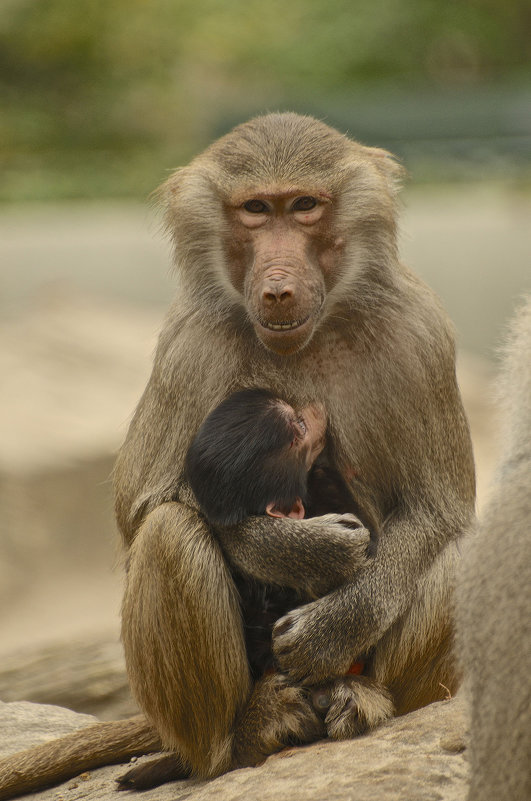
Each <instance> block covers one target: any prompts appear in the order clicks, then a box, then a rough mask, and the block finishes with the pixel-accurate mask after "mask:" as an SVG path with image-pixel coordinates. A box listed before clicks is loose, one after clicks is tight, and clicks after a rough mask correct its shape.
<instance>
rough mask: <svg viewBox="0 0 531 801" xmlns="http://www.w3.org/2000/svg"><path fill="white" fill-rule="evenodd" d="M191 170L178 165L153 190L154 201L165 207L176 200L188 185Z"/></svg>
mask: <svg viewBox="0 0 531 801" xmlns="http://www.w3.org/2000/svg"><path fill="white" fill-rule="evenodd" d="M192 173H193V170H191V169H190V167H179V169H177V170H175V172H173V173H172V174H171V175H170V177H169V178H168V179H167V180H166V181H164V183H163V184H161V185H160V186H159V187H158V189H155V191H154V192H153V198H154V200H155V202H156V203H158V204H159V205H161V206H162V207H163V208H165V209H167V208H168V207H169V206H172V205H173V204H174V203H175V202H178V200H179V195H180V194H182V192H183V190H185V189H186V188H187V186H188V183H189V181H190V178H191V174H192Z"/></svg>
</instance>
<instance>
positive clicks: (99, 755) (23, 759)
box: [0, 715, 161, 801]
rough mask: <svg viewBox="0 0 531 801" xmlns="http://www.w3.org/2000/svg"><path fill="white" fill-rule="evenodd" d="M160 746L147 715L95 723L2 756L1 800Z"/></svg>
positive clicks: (145, 752)
mask: <svg viewBox="0 0 531 801" xmlns="http://www.w3.org/2000/svg"><path fill="white" fill-rule="evenodd" d="M80 735H81V736H80ZM160 747H161V742H160V737H159V736H158V734H157V733H156V731H155V730H154V729H153V728H152V727H151V726H147V725H146V720H145V718H144V717H143V715H138V716H137V717H134V718H131V719H130V720H119V721H110V722H109V723H95V724H94V725H93V726H88V727H87V728H85V729H82V730H81V731H75V732H72V733H71V734H67V735H65V736H64V737H60V738H58V739H57V740H51V741H50V742H48V743H43V744H42V745H37V746H35V747H34V748H31V749H28V750H27V751H20V752H19V753H17V754H12V755H10V756H8V757H4V758H3V759H0V799H2V801H4V799H7V798H14V797H15V796H17V795H21V794H22V793H30V792H32V791H33V790H38V789H42V788H43V787H47V786H48V785H52V784H57V783H58V782H60V781H64V780H65V779H69V778H71V777H72V776H75V775H76V774H78V773H81V772H82V771H85V770H90V769H91V768H95V767H98V766H99V765H110V764H112V763H115V762H125V761H126V760H127V759H130V758H131V757H133V756H140V755H141V754H149V753H150V752H151V751H159V750H160Z"/></svg>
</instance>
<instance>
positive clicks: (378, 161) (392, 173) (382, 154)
mask: <svg viewBox="0 0 531 801" xmlns="http://www.w3.org/2000/svg"><path fill="white" fill-rule="evenodd" d="M363 152H364V154H365V155H366V156H368V157H369V158H370V160H371V161H372V163H373V164H374V166H375V167H376V169H377V170H378V172H379V173H381V174H382V175H383V176H384V178H385V180H386V182H387V185H388V187H389V189H390V190H391V192H392V193H393V194H396V193H397V192H399V191H400V189H401V188H402V183H403V181H404V179H405V177H406V175H407V171H406V169H405V168H404V167H403V166H402V165H401V164H400V163H399V162H398V160H397V158H396V156H393V154H392V153H389V151H388V150H383V149H382V148H379V147H364V148H363Z"/></svg>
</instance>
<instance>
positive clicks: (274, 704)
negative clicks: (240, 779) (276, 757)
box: [233, 673, 326, 768]
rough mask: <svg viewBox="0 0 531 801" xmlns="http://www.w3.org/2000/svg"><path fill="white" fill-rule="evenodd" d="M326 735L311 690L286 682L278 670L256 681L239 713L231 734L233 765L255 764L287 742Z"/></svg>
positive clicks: (311, 739) (304, 740)
mask: <svg viewBox="0 0 531 801" xmlns="http://www.w3.org/2000/svg"><path fill="white" fill-rule="evenodd" d="M325 736H326V729H325V726H324V722H323V721H322V719H321V718H320V716H319V715H318V714H317V713H316V711H315V709H314V707H313V705H312V700H311V693H310V692H309V691H308V690H306V689H304V688H303V687H297V686H295V685H293V684H290V682H289V681H288V679H286V677H285V676H283V675H282V674H280V673H274V674H272V675H270V676H265V677H264V678H262V679H260V681H258V682H257V684H256V686H255V688H254V691H253V694H252V696H251V698H250V701H249V703H248V705H247V707H246V708H245V711H244V712H243V714H242V715H241V716H240V717H239V719H238V721H237V724H236V730H235V734H234V751H233V767H235V768H242V767H250V766H254V765H259V764H260V763H261V762H263V761H264V760H265V759H266V757H268V756H269V755H270V754H273V753H275V751H280V750H281V749H282V748H284V747H285V746H287V745H295V744H302V743H310V742H313V741H314V740H319V739H320V738H321V737H325Z"/></svg>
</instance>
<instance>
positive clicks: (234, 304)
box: [115, 114, 475, 776]
mask: <svg viewBox="0 0 531 801" xmlns="http://www.w3.org/2000/svg"><path fill="white" fill-rule="evenodd" d="M400 175H401V169H400V168H399V167H398V166H397V164H396V163H395V161H394V160H393V159H392V157H391V156H390V155H389V154H388V153H386V152H384V151H382V150H378V149H373V148H367V147H364V146H362V145H360V144H358V143H357V142H354V141H351V140H349V139H348V138H346V137H345V136H343V135H341V134H339V133H338V132H337V131H335V130H333V129H332V128H329V127H328V126H327V125H325V124H323V123H321V122H318V121H316V120H313V119H311V118H308V117H302V116H298V115H295V114H270V115H267V116H265V117H259V118H257V119H254V120H251V121H250V122H248V123H245V124H244V125H240V126H238V127H237V128H235V129H234V130H233V131H232V132H231V133H229V134H228V135H227V136H225V137H223V138H221V139H220V140H218V141H217V142H215V143H214V144H213V145H211V146H210V147H209V148H208V149H207V150H206V151H205V152H204V153H202V154H201V155H200V156H198V157H197V158H196V159H194V161H193V162H192V163H191V164H190V166H188V167H185V168H184V169H182V170H179V171H177V172H176V173H175V174H174V175H173V176H172V177H171V178H170V179H169V180H168V181H167V182H166V184H165V185H164V186H163V187H162V190H161V199H162V202H163V204H164V205H165V208H166V220H167V226H168V230H169V231H170V233H171V235H172V237H173V240H174V243H175V265H176V270H177V272H178V274H179V278H180V286H179V292H178V295H177V298H176V300H175V302H174V304H173V306H172V307H171V309H170V311H169V313H168V316H167V319H166V322H165V325H164V328H163V331H162V333H161V336H160V339H159V344H158V348H157V353H156V356H155V364H154V368H153V372H152V375H151V378H150V380H149V383H148V385H147V387H146V390H145V392H144V395H143V397H142V399H141V401H140V404H139V406H138V409H137V411H136V414H135V416H134V419H133V421H132V423H131V426H130V429H129V433H128V435H127V439H126V441H125V444H124V446H123V448H122V450H121V452H120V455H119V458H118V461H117V465H116V470H115V488H116V513H117V519H118V523H119V526H120V529H121V531H122V534H123V537H124V542H125V545H126V547H127V548H128V575H127V585H126V590H125V596H124V603H123V628H122V633H123V642H124V647H125V653H126V660H127V665H128V672H129V677H130V681H131V686H132V688H133V691H134V693H135V695H136V696H137V698H138V700H139V703H140V705H141V707H142V709H143V710H144V712H145V713H146V716H147V718H148V720H149V721H150V722H151V723H152V724H153V726H154V727H155V729H156V730H157V731H158V733H159V734H160V737H161V739H162V741H163V743H164V746H165V747H166V748H167V749H169V750H174V751H176V752H177V753H178V754H179V755H180V757H182V758H183V759H184V761H185V763H186V764H187V765H188V766H189V767H190V769H191V770H192V772H193V773H194V774H196V775H199V776H214V775H216V774H218V773H221V772H223V771H225V770H227V769H228V768H230V767H231V766H235V765H236V766H237V765H238V764H249V763H250V762H253V761H254V762H256V761H257V760H258V758H263V757H264V756H266V755H267V754H269V753H271V752H272V751H273V750H276V749H277V748H279V747H281V746H282V745H283V744H285V743H287V742H291V741H293V739H296V740H298V741H308V740H311V739H312V738H314V737H315V736H317V735H316V733H318V732H320V731H321V728H320V726H321V724H319V725H317V724H316V719H315V712H314V710H313V707H312V704H311V703H310V701H309V699H308V694H307V693H306V692H305V691H304V689H303V685H304V686H307V685H310V686H311V685H316V684H318V683H320V682H328V681H330V680H334V679H335V678H337V677H341V676H343V675H344V674H345V673H346V671H347V669H348V667H349V665H350V664H351V663H352V662H353V661H355V660H356V659H357V657H358V656H359V655H360V654H369V655H370V658H369V661H368V663H367V667H366V670H367V675H368V676H369V677H370V678H371V679H374V680H376V681H378V682H381V684H382V685H385V686H386V687H387V688H388V690H389V691H390V692H391V694H392V697H393V701H394V705H395V708H396V711H397V712H398V713H403V712H407V711H409V710H412V709H415V708H417V707H419V706H421V705H423V704H426V703H429V702H430V701H433V700H437V699H440V698H441V697H443V696H444V694H445V693H446V689H444V688H443V687H442V685H444V686H445V687H447V688H450V689H453V688H455V686H456V682H457V677H456V671H455V667H454V662H453V657H452V654H451V638H452V625H451V619H450V599H451V595H452V584H453V575H454V570H455V560H456V554H457V545H456V543H457V540H458V538H459V537H460V535H461V532H462V531H463V529H464V528H466V527H467V526H468V525H469V524H470V522H471V519H472V517H473V507H474V495H475V482H474V467H473V459H472V451H471V443H470V437H469V431H468V426H467V422H466V419H465V416H464V413H463V409H462V405H461V400H460V397H459V392H458V388H457V384H456V378H455V364H454V361H455V360H454V342H453V336H452V330H451V326H450V324H449V322H448V320H447V318H446V316H445V314H444V312H443V310H442V309H441V306H440V304H439V302H438V300H437V299H436V298H435V296H434V295H433V293H432V292H431V291H430V290H429V289H428V287H426V286H425V285H424V284H423V283H422V282H421V281H420V280H419V279H418V278H416V277H415V276H414V275H413V274H412V273H411V272H410V271H409V270H408V269H407V268H406V267H405V266H404V265H402V264H401V263H400V261H399V258H398V252H397V230H396V229H397V222H396V191H397V182H398V180H399V178H400ZM252 386H258V387H268V388H270V389H271V390H272V391H273V392H275V393H276V394H278V395H279V396H281V397H283V398H285V399H286V400H287V401H288V403H290V404H291V405H292V406H293V407H295V408H300V407H302V406H304V405H307V404H311V403H322V404H324V405H325V407H326V411H327V417H328V421H329V432H330V440H331V452H330V458H331V459H332V460H333V464H334V466H335V467H336V468H337V470H338V471H339V473H340V474H341V475H342V476H343V477H344V479H345V480H346V481H347V482H349V484H350V486H351V488H352V491H353V495H354V497H355V498H356V499H357V501H358V502H359V504H360V507H361V509H362V510H363V509H366V510H367V514H369V515H370V517H371V519H374V520H375V521H376V523H377V524H378V528H379V529H380V540H379V547H378V553H377V555H376V557H375V559H374V560H373V562H372V563H371V564H370V565H369V566H368V567H367V568H366V569H365V570H364V571H363V573H362V574H360V575H358V576H356V577H355V578H352V577H353V576H354V571H353V570H352V559H355V558H356V553H357V549H358V544H359V542H358V540H357V539H356V537H357V533H356V532H355V531H354V532H353V531H349V530H348V529H347V528H346V527H345V526H343V525H342V519H341V517H340V516H336V517H335V518H330V516H325V517H324V518H319V517H318V518H313V519H308V520H292V519H276V520H274V519H270V518H265V517H258V518H250V519H249V520H247V521H244V522H243V523H241V524H239V525H238V526H236V527H234V528H232V529H230V528H226V529H220V530H219V531H217V532H216V533H215V536H214V534H213V532H212V531H211V530H210V529H209V527H208V526H207V524H206V523H205V521H204V519H203V518H202V517H201V516H200V515H199V514H198V512H197V509H196V508H194V505H193V503H191V502H190V500H189V493H188V492H187V489H186V487H185V486H184V484H179V485H178V486H176V481H175V477H176V475H177V476H178V475H179V474H180V473H181V472H182V469H183V461H184V455H185V453H186V450H187V447H188V445H189V443H190V441H191V439H192V437H193V436H194V434H195V432H196V431H197V430H198V428H199V425H200V423H201V421H202V420H203V419H204V417H205V416H206V414H207V413H208V412H209V411H210V410H211V409H213V408H214V407H215V406H217V405H218V404H219V402H220V401H221V400H222V399H223V398H224V397H226V396H227V395H228V394H230V393H231V392H233V391H235V390H237V389H242V388H245V387H252ZM360 517H362V516H361V515H360ZM362 519H363V517H362ZM301 541H302V542H304V545H305V548H303V549H302V548H301V546H300V543H301ZM219 543H221V547H220V544H219ZM295 551H296V552H297V559H294V558H292V557H293V553H294V552H295ZM229 564H230V565H232V566H234V567H236V568H238V569H240V570H242V571H244V572H245V573H247V574H249V575H253V576H255V577H256V578H258V579H259V580H261V581H264V582H272V583H276V584H279V585H282V586H291V587H294V588H295V589H297V590H301V591H303V592H305V593H307V594H308V595H309V596H310V597H313V598H315V599H316V600H314V601H312V602H310V603H308V604H305V605H304V606H302V607H300V608H298V609H297V610H295V611H293V612H291V613H290V614H289V615H288V616H286V617H284V618H283V619H281V620H280V621H279V622H278V623H277V626H276V630H275V634H274V650H275V654H276V659H277V662H278V663H279V664H280V667H281V669H282V670H283V671H284V676H283V677H278V676H277V677H266V678H265V679H264V680H262V681H261V682H258V684H257V685H256V686H255V687H254V688H253V687H252V686H251V682H250V677H249V668H248V664H247V658H246V654H245V648H244V640H243V633H242V624H241V619H240V614H239V609H238V599H237V597H236V593H235V589H234V584H233V580H232V578H231V573H230V570H229ZM351 578H352V580H349V579H351ZM323 594H325V595H324V597H321V596H323ZM363 678H364V677H361V676H360V677H354V676H353V677H352V686H351V687H350V688H349V689H348V692H347V691H345V690H344V687H342V689H341V696H340V697H338V699H337V701H336V702H335V703H336V704H337V705H339V707H338V713H339V712H340V711H341V710H343V715H342V716H341V715H338V717H337V718H336V719H335V720H334V721H332V720H331V722H330V725H329V726H327V728H326V731H327V733H328V734H329V735H331V736H346V735H348V734H349V733H351V732H352V731H353V730H354V731H359V730H360V728H364V727H365V728H366V727H370V726H372V725H375V724H376V723H377V722H379V721H380V720H382V719H383V718H384V717H386V716H387V715H389V714H390V709H391V706H390V704H389V701H388V699H387V696H386V691H384V690H382V692H381V693H380V694H378V693H376V694H375V693H374V688H373V686H370V687H367V686H366V684H365V682H364V681H363ZM345 692H347V695H346V696H345V695H344V693H345ZM353 721H355V726H354V724H353ZM242 744H250V745H248V746H247V745H245V746H244V745H242ZM246 748H247V750H245V749H246ZM242 749H243V751H242Z"/></svg>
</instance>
